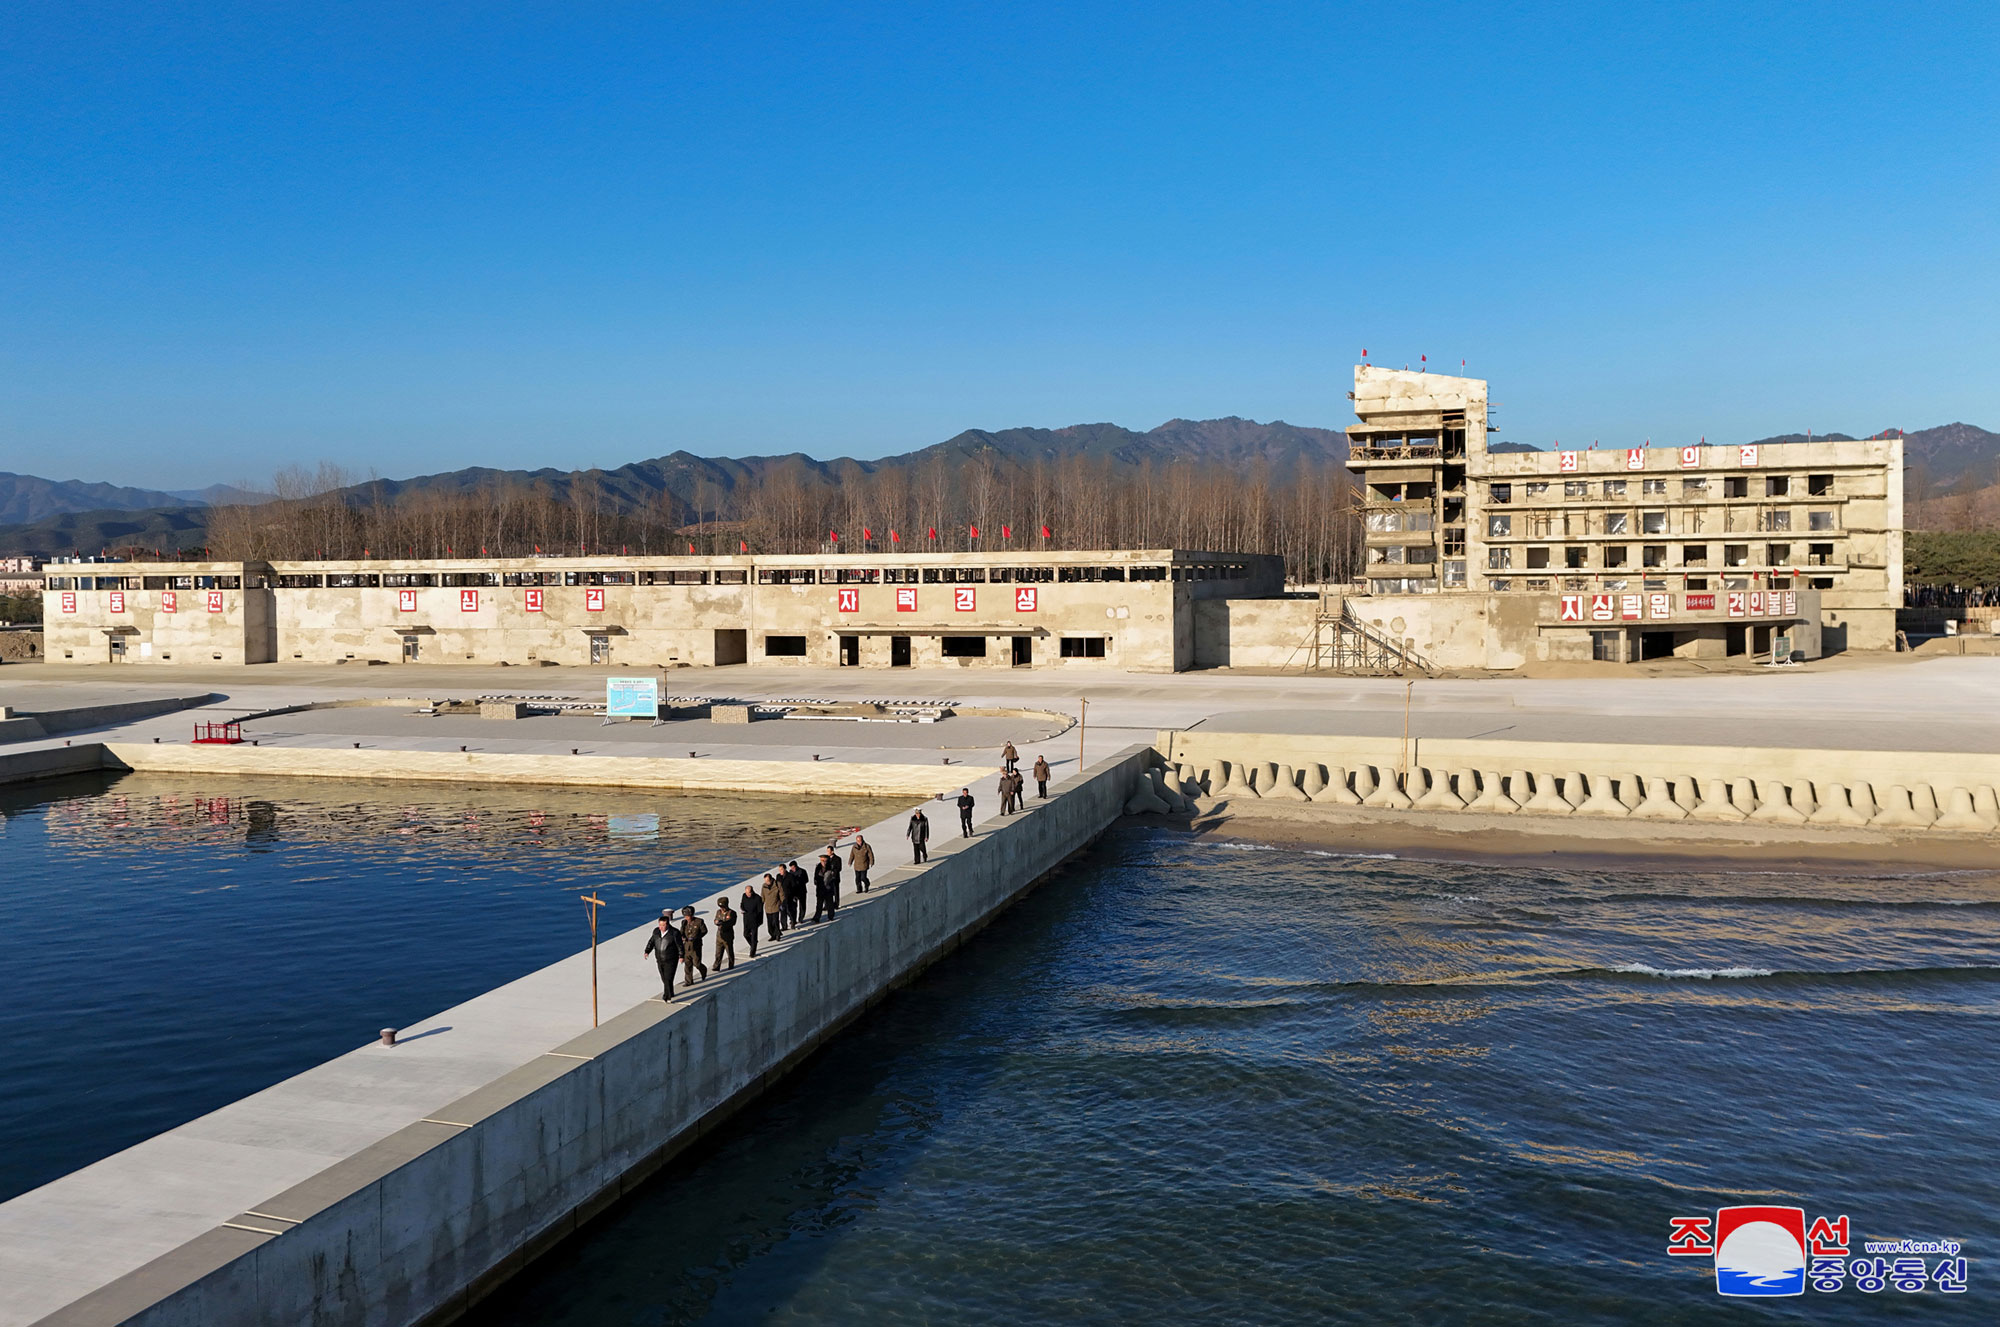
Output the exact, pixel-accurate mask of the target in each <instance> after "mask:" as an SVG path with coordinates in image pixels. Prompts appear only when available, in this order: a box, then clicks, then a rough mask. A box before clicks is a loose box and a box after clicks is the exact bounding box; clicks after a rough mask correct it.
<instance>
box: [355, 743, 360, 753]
mask: <svg viewBox="0 0 2000 1327" xmlns="http://www.w3.org/2000/svg"><path fill="white" fill-rule="evenodd" d="M354 749H355V750H356V751H359V750H360V749H361V743H359V742H356V743H355V744H354Z"/></svg>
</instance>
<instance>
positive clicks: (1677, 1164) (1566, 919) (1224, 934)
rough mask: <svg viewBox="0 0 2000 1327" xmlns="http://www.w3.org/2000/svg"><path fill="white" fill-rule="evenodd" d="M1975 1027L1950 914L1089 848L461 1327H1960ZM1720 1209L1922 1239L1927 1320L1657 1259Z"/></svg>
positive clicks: (1601, 881) (1954, 880) (1642, 879)
mask: <svg viewBox="0 0 2000 1327" xmlns="http://www.w3.org/2000/svg"><path fill="white" fill-rule="evenodd" d="M1996 1010H2000V884H1996V881H1995V880H1994V879H1992V878H1989V877H1984V876H1977V877H1968V876H1964V875H1959V876H1944V877H1929V878H1921V879H1919V878H1909V879H1901V880H1889V881H1883V880H1862V879H1859V878H1857V879H1854V880H1845V879H1841V878H1839V877H1838V876H1837V875H1833V876H1827V877H1819V878H1804V877H1796V876H1783V875H1771V874H1742V875H1735V874H1732V875H1716V874H1706V875H1697V874H1673V873H1660V872H1603V873H1584V872H1564V873H1557V872H1549V871H1539V870H1527V869H1514V868H1494V867H1474V866H1443V865H1424V864H1417V863H1410V862H1402V861H1395V860H1381V859H1373V860H1370V859H1359V858H1353V857H1336V856H1329V855H1324V854H1311V853H1305V852H1299V851H1291V850H1261V851H1260V850H1255V849H1243V848H1231V847H1227V846H1224V845H1219V844H1211V843H1207V842H1200V841H1196V840H1193V839H1190V838H1189V837H1187V836H1185V835H1180V834H1175V833H1172V832H1169V831H1160V830H1150V829H1146V828H1141V827H1138V826H1136V825H1127V826H1125V827H1121V828H1120V829H1118V830H1117V831H1115V832H1114V833H1113V834H1111V835H1110V836H1108V837H1107V838H1106V839H1105V840H1104V841H1102V842H1101V843H1100V845H1099V846H1098V848H1097V849H1095V850H1094V851H1093V852H1092V853H1090V854H1089V855H1087V856H1086V857H1084V858H1081V859H1079V860H1078V861H1076V862H1075V863H1073V864H1072V866H1071V867H1070V868H1069V869H1067V870H1066V871H1065V872H1064V873H1063V874H1062V875H1061V876H1060V877H1058V878H1057V879H1055V880H1053V881H1051V882H1050V883H1049V884H1048V885H1047V886H1045V887H1044V888H1043V889H1041V890H1040V891H1038V892H1037V893H1036V894H1035V895H1033V896H1032V897H1031V898H1029V899H1028V900H1026V901H1025V902H1024V903H1023V904H1022V905H1020V906H1018V907H1016V908H1015V909H1014V910H1013V911H1012V912H1010V913H1009V914H1008V915H1007V916H1006V917H1004V918H1003V919H1001V920H1000V921H999V922H998V923H997V924H996V925H995V926H993V927H992V928H991V929H989V930H988V931H987V932H986V933H985V934H984V935H982V936H981V937H980V938H979V939H978V940H977V941H976V942H974V943H973V944H972V945H970V946H968V947H967V948H966V949H964V950H962V951H960V952H959V953H958V954H955V955H954V956H953V957H952V958H951V959H949V960H948V961H946V962H945V963H943V964H941V965H940V966H939V967H938V968H937V969H935V970H933V972H932V973H930V974H929V975H928V976H927V977H926V978H924V979H923V980H921V981H920V982H918V983H917V984H916V985H914V986H913V987H911V988H909V989H908V990H907V991H905V992H904V993H903V994H901V995H900V996H898V997H897V998H895V999H893V1000H891V1001H889V1002H888V1003H886V1004H885V1005H884V1006H882V1007H881V1008H879V1009H878V1010H876V1011H875V1012H874V1013H873V1014H871V1015H870V1017H869V1018H868V1019H867V1020H865V1021H864V1023H863V1024H861V1025H860V1026H859V1027H857V1028H856V1029H855V1030H854V1031H853V1032H851V1033H850V1034H848V1035H846V1036H844V1037H843V1038H841V1039H840V1040H839V1041H838V1042H837V1043H835V1044H834V1045H833V1046H832V1047H830V1048H829V1049H828V1050H827V1051H826V1052H825V1053H823V1054H822V1055H820V1056H819V1057H817V1058H816V1059H815V1060H814V1061H812V1062H811V1063H810V1064H809V1066H807V1068H806V1069H805V1070H804V1071H803V1072H801V1073H800V1074H798V1075H796V1076H795V1077H794V1078H793V1079H791V1080H790V1081H789V1082H788V1083H787V1084H786V1085H785V1086H784V1087H783V1088H782V1089H781V1090H780V1091H779V1092H778V1093H776V1094H775V1095H773V1096H771V1097H769V1098H767V1099H766V1100H765V1101H763V1102H761V1103H759V1104H758V1105H757V1106H755V1107H754V1108H752V1109H751V1110H750V1111H749V1112H747V1113H746V1114H743V1115H741V1116H739V1117H737V1119H736V1120H735V1121H734V1122H733V1123H732V1124H731V1125H730V1126H729V1127H727V1128H726V1129H725V1130H724V1131H723V1132H722V1135H721V1136H720V1137H717V1138H715V1139H713V1140H710V1141H706V1142H704V1143H703V1144H701V1145H700V1147H699V1148H698V1149H697V1150H698V1153H699V1155H697V1156H694V1157H691V1158H687V1159H686V1160H685V1161H684V1162H683V1163H680V1164H678V1165H677V1166H676V1167H675V1168H674V1170H673V1173H671V1174H668V1175H665V1176H663V1177H661V1179H659V1180H658V1181H656V1182H654V1183H652V1184H651V1185H649V1186H648V1187H647V1188H646V1189H644V1190H643V1191H642V1192H641V1193H639V1194H638V1195H636V1196H635V1198H634V1199H633V1200H632V1201H629V1202H628V1203H626V1204H625V1205H623V1206H621V1207H620V1208H617V1209H615V1210H614V1211H613V1213H611V1214H610V1215H609V1216H608V1217H607V1218H605V1219H603V1220H601V1221H599V1222H598V1223H596V1224H595V1225H593V1226H591V1227H590V1228H588V1230H587V1231H586V1232H585V1233H584V1234H583V1236H582V1237H580V1238H578V1239H576V1240H573V1241H571V1242H570V1243H569V1244H567V1245H565V1246H564V1247H563V1248H561V1249H560V1250H558V1251H557V1253H556V1254H555V1255H553V1256H551V1257H550V1258H548V1259H545V1260H544V1261H543V1262H541V1263H540V1264H538V1265H537V1266H536V1267H535V1268H533V1269H532V1270H531V1272H530V1273H529V1274H528V1275H526V1276H524V1277H522V1278H520V1279H518V1280H517V1281H515V1282H514V1283H513V1284H512V1285H510V1286H509V1287H508V1289H507V1290H506V1291H504V1292H503V1293H502V1294H501V1295H500V1296H499V1297H498V1298H497V1300H496V1301H495V1302H493V1303H491V1304H489V1305H488V1306H487V1307H486V1308H485V1309H484V1311H483V1312H482V1313H480V1314H479V1316H478V1318H477V1321H478V1322H479V1323H480V1324H482V1325H483V1327H503V1325H505V1327H513V1325H515V1324H543V1323H574V1324H593V1325H595V1324H604V1325H605V1327H611V1325H613V1324H618V1325H624V1324H649V1325H650V1324H678V1323H749V1322H756V1323H801V1324H803V1323H850V1322H851V1323H872V1324H906V1323H907V1324H919V1323H926V1324H929V1323H936V1324H944V1323H951V1324H958V1323H969V1324H989V1323H990V1324H1003V1323H1004V1324H1016V1323H1021V1322H1036V1323H1039V1322H1063V1323H1073V1322H1075V1323H1107V1324H1110V1323H1143V1322H1148V1321H1164V1322H1186V1321H1196V1320H1199V1321H1211V1322H1227V1323H1252V1324H1300V1325H1301V1327H1310V1325H1313V1324H1323V1323H1334V1322H1338V1323H1382V1322H1423V1323H1459V1322H1537V1323H1603V1324H1613V1323H1618V1324H1623V1323H1669V1322H1689V1323H1694V1322H1702V1323H1706V1322H1713V1321H1718V1320H1731V1321H1766V1320H1783V1321H1796V1322H1863V1321H1866V1322H1874V1321H1879V1320H1883V1319H1890V1320H1910V1321H1915V1320H1918V1319H1922V1320H1927V1321H1928V1320H1943V1321H1953V1322H1970V1321H1978V1322H1991V1321H1994V1320H1996V1317H2000V1312H1996V1309H1995V1303H1996V1299H1995V1296H1996V1294H2000V1286H1995V1285H1994V1284H1992V1283H1991V1281H1990V1276H1991V1275H1993V1273H1989V1271H1988V1269H1989V1268H1991V1267H1993V1264H1992V1263H1990V1262H1988V1261H1987V1260H1986V1254H1987V1252H1988V1250H1989V1249H1991V1248H1993V1247H1994V1244H1995V1241H1996V1240H2000V1229H1996V1221H1995V1217H1996V1212H2000V1184H1996V1179H1995V1176H1996V1174H2000V1166H1997V1165H1996V1163H1997V1162H2000V1142H1996V1124H2000V1109H1996V1104H1995V1094H1996V1090H2000V1040H1996V1038H1995V1036H1994V1031H1995V1027H1996V1024H1995V1022H1994V1015H1995V1012H1996ZM1755 1202H1770V1203H1774V1204H1785V1205H1796V1206H1803V1207H1805V1208H1806V1209H1807V1210H1808V1213H1809V1214H1822V1213H1823V1214H1826V1215H1828V1216H1837V1215H1839V1214H1841V1213H1846V1214H1849V1215H1850V1217H1851V1218H1852V1221H1853V1226H1854V1233H1855V1236H1856V1238H1857V1239H1859V1238H1903V1237H1910V1238H1927V1237H1949V1238H1953V1239H1957V1240H1959V1241H1961V1242H1962V1243H1964V1244H1965V1246H1966V1251H1967V1253H1968V1254H1969V1255H1970V1257H1971V1261H1970V1274H1971V1285H1970V1289H1969V1290H1968V1291H1967V1292H1966V1293H1964V1294H1962V1295H1957V1296H1951V1297H1947V1296H1944V1295H1941V1294H1939V1293H1937V1292H1935V1291H1928V1292H1925V1293H1920V1294H1902V1293H1898V1292H1897V1291H1895V1290H1893V1289H1890V1290H1885V1291H1882V1292H1880V1293H1877V1294H1864V1293H1862V1292H1861V1291H1859V1290H1856V1289H1855V1288H1854V1287H1853V1286H1852V1285H1849V1286H1848V1287H1847V1288H1846V1289H1844V1290H1841V1291H1839V1292H1837V1293H1832V1294H1823V1293H1811V1292H1809V1293H1808V1294H1807V1295H1806V1296H1805V1297H1803V1298H1802V1299H1798V1300H1786V1301H1769V1300H1767V1301H1762V1302H1759V1303H1754V1304H1751V1303H1745V1302H1743V1301H1722V1300H1719V1299H1718V1298H1717V1296H1716V1294H1715V1290H1714V1273H1713V1270H1712V1266H1713V1265H1712V1263H1710V1262H1708V1261H1706V1260H1686V1261H1680V1260H1674V1259H1670V1258H1668V1257H1666V1256H1665V1245H1666V1239H1667V1233H1668V1218H1669V1217H1671V1216H1679V1215H1691V1214H1698V1213H1701V1212H1703V1211H1708V1212H1710V1213H1712V1212H1713V1209H1715V1208H1716V1207H1718V1206H1722V1205H1729V1204H1737V1203H1755ZM1853 1251H1854V1254H1855V1255H1856V1256H1857V1257H1858V1256H1860V1255H1861V1253H1862V1250H1861V1249H1860V1248H1859V1246H1858V1245H1857V1246H1855V1248H1854V1250H1853ZM1932 1261H1933V1262H1934V1261H1935V1259H1932Z"/></svg>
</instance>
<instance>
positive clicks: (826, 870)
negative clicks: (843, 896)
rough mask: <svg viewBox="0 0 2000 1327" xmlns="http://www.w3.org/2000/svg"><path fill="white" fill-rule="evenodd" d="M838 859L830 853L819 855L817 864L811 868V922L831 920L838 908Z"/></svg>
mask: <svg viewBox="0 0 2000 1327" xmlns="http://www.w3.org/2000/svg"><path fill="white" fill-rule="evenodd" d="M839 860H840V859H839V858H838V857H835V856H834V855H833V854H832V853H830V852H823V853H821V854H820V855H819V864H818V865H816V866H814V867H813V921H815V922H819V921H825V920H831V919H832V917H833V914H834V911H835V910H836V909H838V908H839V907H840V876H839V874H838V870H837V867H836V863H837V862H839Z"/></svg>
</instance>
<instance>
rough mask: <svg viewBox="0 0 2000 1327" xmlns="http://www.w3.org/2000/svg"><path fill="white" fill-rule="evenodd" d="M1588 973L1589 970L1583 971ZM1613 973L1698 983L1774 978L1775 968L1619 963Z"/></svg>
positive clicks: (1776, 971)
mask: <svg viewBox="0 0 2000 1327" xmlns="http://www.w3.org/2000/svg"><path fill="white" fill-rule="evenodd" d="M1584 970H1585V971H1588V970H1589V969H1584ZM1611 971H1613V972H1624V973H1631V974H1634V975H1639V976H1647V977H1669V978H1673V977H1693V978H1695V979H1697V980H1700V981H1713V980H1714V979H1715V978H1717V977H1726V978H1730V979H1732V980H1733V979H1738V978H1742V977H1775V976H1777V975H1778V970H1777V969H1776V968H1655V967H1648V966H1647V965H1646V964H1644V963H1620V964H1619V965H1618V966H1616V967H1614V968H1612V969H1611Z"/></svg>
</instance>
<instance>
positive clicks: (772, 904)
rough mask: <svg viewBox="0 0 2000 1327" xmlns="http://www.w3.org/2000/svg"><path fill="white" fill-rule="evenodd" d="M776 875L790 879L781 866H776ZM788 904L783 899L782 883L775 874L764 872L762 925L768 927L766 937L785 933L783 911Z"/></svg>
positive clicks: (773, 938)
mask: <svg viewBox="0 0 2000 1327" xmlns="http://www.w3.org/2000/svg"><path fill="white" fill-rule="evenodd" d="M778 875H782V876H785V879H786V880H790V879H791V877H790V876H789V875H788V874H786V872H785V869H784V868H783V867H779V868H778ZM790 906H791V905H790V904H789V903H787V902H786V901H785V886H784V884H783V883H781V882H780V881H779V880H778V877H777V876H774V875H771V874H770V873H769V872H766V873H765V875H764V925H765V926H766V927H767V928H768V935H767V938H768V939H772V940H775V939H777V938H778V937H779V936H781V935H783V934H784V933H785V911H786V909H787V908H789V907H790Z"/></svg>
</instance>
